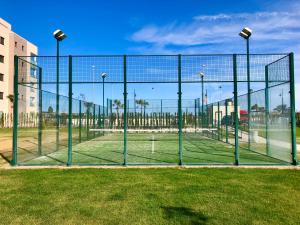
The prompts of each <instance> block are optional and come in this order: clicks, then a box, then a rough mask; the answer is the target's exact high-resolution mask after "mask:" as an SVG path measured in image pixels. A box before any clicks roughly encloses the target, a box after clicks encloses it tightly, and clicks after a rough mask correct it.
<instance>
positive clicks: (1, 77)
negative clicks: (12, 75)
mask: <svg viewBox="0 0 300 225" xmlns="http://www.w3.org/2000/svg"><path fill="white" fill-rule="evenodd" d="M0 81H4V74H3V73H0Z"/></svg>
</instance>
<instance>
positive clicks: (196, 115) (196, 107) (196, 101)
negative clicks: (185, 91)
mask: <svg viewBox="0 0 300 225" xmlns="http://www.w3.org/2000/svg"><path fill="white" fill-rule="evenodd" d="M196 132H197V99H195V133H196Z"/></svg>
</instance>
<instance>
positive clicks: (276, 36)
mask: <svg viewBox="0 0 300 225" xmlns="http://www.w3.org/2000/svg"><path fill="white" fill-rule="evenodd" d="M288 4H289V3H287V4H285V5H284V6H282V7H281V8H279V7H278V9H277V10H273V11H262V12H254V13H248V12H247V13H227V14H225V13H219V14H215V15H198V16H195V17H193V18H192V20H191V21H190V22H189V23H186V22H185V23H183V22H182V23H178V22H174V23H170V24H166V25H163V26H157V25H153V24H152V25H145V26H144V27H142V28H141V29H140V30H137V31H136V32H135V33H133V34H132V35H131V38H130V39H131V40H132V41H133V42H135V43H136V45H137V47H134V48H131V49H130V50H131V51H135V52H139V53H140V52H142V53H155V54H158V53H164V54H174V53H179V52H180V53H186V54H194V53H230V52H241V51H244V45H243V44H242V43H241V38H240V37H239V36H238V33H239V31H240V30H241V28H242V27H244V26H248V27H250V28H252V29H253V35H252V37H251V42H252V45H251V50H252V52H258V53H263V52H268V53H269V52H271V53H272V52H291V51H294V52H295V53H296V54H295V77H296V91H297V94H296V107H297V108H298V109H300V94H299V91H298V90H300V77H299V76H298V74H299V73H300V64H299V65H298V63H297V62H298V61H299V60H300V55H298V53H300V23H299V21H300V2H296V3H295V2H292V3H291V4H290V5H288ZM298 77H299V78H298ZM298 96H299V97H298Z"/></svg>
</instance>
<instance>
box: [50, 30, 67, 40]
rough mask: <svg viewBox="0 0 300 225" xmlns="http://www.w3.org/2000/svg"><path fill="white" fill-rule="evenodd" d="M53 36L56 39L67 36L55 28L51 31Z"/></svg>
mask: <svg viewBox="0 0 300 225" xmlns="http://www.w3.org/2000/svg"><path fill="white" fill-rule="evenodd" d="M53 37H54V38H55V39H56V40H57V41H62V40H64V39H65V38H66V37H67V35H66V34H65V33H64V32H62V31H61V30H56V31H54V32H53Z"/></svg>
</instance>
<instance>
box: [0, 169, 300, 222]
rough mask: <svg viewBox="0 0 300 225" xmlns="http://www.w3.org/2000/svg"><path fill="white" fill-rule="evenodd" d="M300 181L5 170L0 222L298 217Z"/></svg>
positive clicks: (194, 173)
mask: <svg viewBox="0 0 300 225" xmlns="http://www.w3.org/2000/svg"><path fill="white" fill-rule="evenodd" d="M299 183H300V171H299V170H298V171H296V170H270V169H229V168H225V169H224V168H223V169H214V168H210V169H204V168H203V169H199V168H194V169H177V168H172V169H167V168H161V169H153V168H152V169H71V170H63V169H44V170H0V206H1V211H0V223H1V224H22V225H26V224H29V225H32V224H45V225H48V224H80V225H81V224H105V225H110V224H122V225H126V224H130V225H135V224H136V225H143V224H149V225H155V224H158V225H164V224H181V225H196V224H217V225H219V224H276V225H279V224H283V225H286V224H299V215H300V207H299V199H300V186H299Z"/></svg>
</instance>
